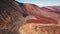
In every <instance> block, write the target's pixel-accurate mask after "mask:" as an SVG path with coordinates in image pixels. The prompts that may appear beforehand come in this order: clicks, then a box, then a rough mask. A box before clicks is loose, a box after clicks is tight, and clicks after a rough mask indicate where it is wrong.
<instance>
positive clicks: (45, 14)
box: [25, 4, 60, 24]
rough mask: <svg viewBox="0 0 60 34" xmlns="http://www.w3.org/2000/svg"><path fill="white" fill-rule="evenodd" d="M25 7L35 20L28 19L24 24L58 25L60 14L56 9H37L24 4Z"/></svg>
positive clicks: (34, 6) (32, 5)
mask: <svg viewBox="0 0 60 34" xmlns="http://www.w3.org/2000/svg"><path fill="white" fill-rule="evenodd" d="M25 7H26V9H27V11H28V13H29V14H30V15H33V16H34V17H35V18H36V19H30V18H28V20H27V21H26V23H44V24H49V23H50V24H52V23H54V24H58V23H60V22H59V21H60V14H59V13H56V12H59V11H57V10H56V8H53V7H38V6H36V5H34V4H25Z"/></svg>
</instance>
